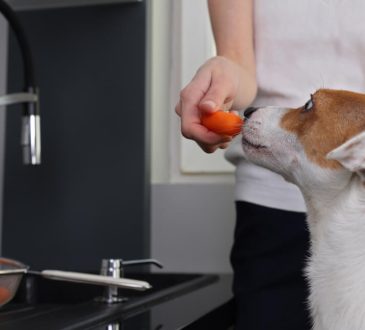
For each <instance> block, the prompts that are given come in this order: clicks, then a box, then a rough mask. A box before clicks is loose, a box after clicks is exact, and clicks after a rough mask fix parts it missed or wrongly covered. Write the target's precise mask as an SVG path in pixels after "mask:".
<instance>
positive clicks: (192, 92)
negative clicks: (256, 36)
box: [176, 0, 257, 152]
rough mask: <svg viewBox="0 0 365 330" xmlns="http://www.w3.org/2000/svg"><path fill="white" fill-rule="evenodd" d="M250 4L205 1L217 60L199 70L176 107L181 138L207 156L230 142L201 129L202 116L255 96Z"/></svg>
mask: <svg viewBox="0 0 365 330" xmlns="http://www.w3.org/2000/svg"><path fill="white" fill-rule="evenodd" d="M252 1H253V0H208V6H209V14H210V17H211V23H212V29H213V34H214V38H215V42H216V47H217V56H216V57H213V58H211V59H210V60H208V61H207V62H206V63H204V64H203V65H202V66H201V67H200V68H199V70H198V71H197V73H196V75H195V76H194V78H193V79H192V81H191V82H190V83H189V84H188V85H187V86H186V87H185V88H184V89H183V90H182V91H181V93H180V100H179V102H178V104H177V106H176V112H177V114H178V115H179V116H180V117H181V131H182V134H183V135H184V136H185V137H187V138H189V139H193V140H195V141H196V142H197V143H198V144H199V145H200V147H201V148H202V149H203V150H204V151H206V152H213V151H215V150H216V149H217V148H225V147H226V146H227V143H228V142H229V141H230V140H231V138H229V137H222V136H220V135H217V134H215V133H213V132H211V131H209V130H207V129H206V128H205V127H204V126H202V125H201V121H200V115H201V112H202V111H205V112H213V111H216V110H217V109H241V108H244V107H247V106H248V105H249V104H250V103H251V102H252V101H253V99H254V98H255V96H256V89H257V87H256V77H255V71H256V69H255V60H254V50H253V31H252V10H253V9H252V6H253V4H252Z"/></svg>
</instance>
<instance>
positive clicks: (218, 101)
mask: <svg viewBox="0 0 365 330" xmlns="http://www.w3.org/2000/svg"><path fill="white" fill-rule="evenodd" d="M235 93H236V88H235V86H234V84H233V83H232V80H231V79H228V77H226V76H225V74H222V73H220V72H218V73H217V72H213V74H212V79H211V84H210V86H209V89H208V90H207V92H206V93H205V95H204V97H203V98H202V99H201V101H200V103H199V109H201V110H202V111H206V112H213V111H216V110H218V109H223V110H228V109H229V107H231V106H232V104H233V99H234V96H235Z"/></svg>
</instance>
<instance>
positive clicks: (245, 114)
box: [243, 107, 258, 119]
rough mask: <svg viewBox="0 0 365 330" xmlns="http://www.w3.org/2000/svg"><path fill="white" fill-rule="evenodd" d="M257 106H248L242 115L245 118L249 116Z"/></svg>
mask: <svg viewBox="0 0 365 330" xmlns="http://www.w3.org/2000/svg"><path fill="white" fill-rule="evenodd" d="M257 109H258V108H255V107H249V108H247V109H246V110H245V111H244V113H243V115H244V116H245V118H246V119H248V118H250V117H251V115H252V114H253V113H254V112H255V111H256V110H257Z"/></svg>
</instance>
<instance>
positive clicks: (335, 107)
mask: <svg viewBox="0 0 365 330" xmlns="http://www.w3.org/2000/svg"><path fill="white" fill-rule="evenodd" d="M313 102H314V106H313V107H312V109H311V110H310V111H305V110H304V107H300V108H297V109H291V110H290V111H289V112H288V113H286V114H285V115H284V116H283V118H282V120H281V127H282V128H284V129H286V130H288V131H289V132H292V133H295V134H296V135H297V136H298V138H299V141H300V142H301V143H302V145H303V147H304V151H305V153H306V154H307V156H308V158H309V159H310V160H312V161H313V162H314V163H316V164H318V165H320V166H321V167H325V168H333V169H334V168H339V167H340V166H341V165H340V164H339V163H338V162H337V161H335V160H328V159H326V155H327V154H328V153H329V152H330V151H332V150H333V149H335V148H337V147H339V146H340V145H341V144H342V143H344V142H346V141H347V140H348V139H350V138H351V137H353V136H354V135H356V134H358V133H360V132H362V131H364V130H365V94H359V93H353V92H348V91H341V90H330V89H320V90H318V91H317V92H316V93H315V94H314V95H313Z"/></svg>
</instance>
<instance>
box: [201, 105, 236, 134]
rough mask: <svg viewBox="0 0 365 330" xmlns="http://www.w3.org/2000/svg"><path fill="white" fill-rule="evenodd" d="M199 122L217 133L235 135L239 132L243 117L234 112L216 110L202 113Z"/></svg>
mask: <svg viewBox="0 0 365 330" xmlns="http://www.w3.org/2000/svg"><path fill="white" fill-rule="evenodd" d="M201 123H202V124H203V126H205V127H206V128H208V129H209V130H210V131H212V132H214V133H217V134H219V135H228V136H235V135H237V134H239V133H240V132H241V129H242V125H243V119H242V118H241V117H240V116H238V115H237V114H235V113H232V112H226V111H223V110H218V111H215V112H213V113H209V114H206V113H204V114H202V116H201Z"/></svg>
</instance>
